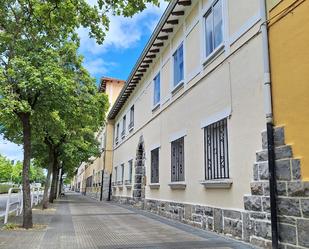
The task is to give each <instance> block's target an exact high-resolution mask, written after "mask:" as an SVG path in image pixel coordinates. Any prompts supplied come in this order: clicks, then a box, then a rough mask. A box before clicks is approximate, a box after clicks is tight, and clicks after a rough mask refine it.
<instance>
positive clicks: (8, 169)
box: [0, 155, 12, 182]
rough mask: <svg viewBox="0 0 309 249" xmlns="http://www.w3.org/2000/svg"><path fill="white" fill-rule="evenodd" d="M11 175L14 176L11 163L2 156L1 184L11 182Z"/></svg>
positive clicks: (0, 168)
mask: <svg viewBox="0 0 309 249" xmlns="http://www.w3.org/2000/svg"><path fill="white" fill-rule="evenodd" d="M11 175H12V163H11V161H10V160H9V159H7V158H5V157H3V156H1V155H0V182H8V181H10V180H11Z"/></svg>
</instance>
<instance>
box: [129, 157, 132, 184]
mask: <svg viewBox="0 0 309 249" xmlns="http://www.w3.org/2000/svg"><path fill="white" fill-rule="evenodd" d="M132 171H133V160H130V161H129V177H128V182H129V183H132Z"/></svg>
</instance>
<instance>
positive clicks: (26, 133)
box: [19, 113, 33, 229]
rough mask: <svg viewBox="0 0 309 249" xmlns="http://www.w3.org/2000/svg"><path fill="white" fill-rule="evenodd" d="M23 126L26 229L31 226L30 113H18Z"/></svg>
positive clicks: (24, 224) (24, 215)
mask: <svg viewBox="0 0 309 249" xmlns="http://www.w3.org/2000/svg"><path fill="white" fill-rule="evenodd" d="M19 117H20V120H21V122H22V126H23V144H24V161H23V171H22V186H23V227H24V228H26V229H28V228H32V227H33V223H32V208H31V193H30V182H29V171H30V160H31V124H30V113H21V114H20V115H19Z"/></svg>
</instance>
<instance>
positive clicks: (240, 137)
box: [108, 0, 309, 249]
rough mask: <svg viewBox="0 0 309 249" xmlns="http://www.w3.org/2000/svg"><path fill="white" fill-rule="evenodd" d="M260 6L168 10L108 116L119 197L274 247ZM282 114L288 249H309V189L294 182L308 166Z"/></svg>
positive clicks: (209, 0)
mask: <svg viewBox="0 0 309 249" xmlns="http://www.w3.org/2000/svg"><path fill="white" fill-rule="evenodd" d="M261 3H262V0H252V1H246V0H235V1H228V0H197V1H188V0H178V1H176V0H174V1H171V3H170V4H169V5H168V7H167V10H166V11H165V13H164V14H163V16H162V18H161V19H160V21H159V23H158V25H157V27H156V28H155V30H154V32H153V34H152V36H151V38H150V40H149V42H148V44H147V45H146V47H145V49H144V50H143V52H142V54H141V56H140V58H139V59H138V61H137V63H136V65H135V67H134V68H133V70H132V72H131V74H130V76H129V78H128V81H127V82H126V85H125V87H124V88H123V90H122V91H121V93H120V95H119V97H118V98H117V100H116V102H115V104H114V106H113V108H112V109H111V111H110V113H109V116H108V119H109V121H110V122H111V123H113V124H114V139H113V151H114V152H113V176H112V186H113V188H112V189H113V197H114V199H115V200H117V201H119V202H122V203H127V204H131V205H134V206H137V207H140V208H143V209H146V210H148V211H151V212H154V213H157V214H160V215H163V216H165V217H168V218H172V219H177V220H179V221H181V222H184V223H187V224H191V225H193V226H198V227H200V228H203V229H206V230H211V231H215V232H218V233H224V234H226V235H229V236H233V237H235V238H237V239H241V240H244V241H247V242H250V243H252V244H254V245H257V246H260V247H263V248H271V239H272V231H271V222H270V197H269V183H268V176H269V174H268V151H267V136H266V132H265V131H264V130H265V123H266V121H265V110H264V103H265V96H264V92H263V91H264V89H263V84H264V66H263V41H262V40H263V39H262V34H261V25H265V23H262V21H261V18H262V15H263V11H264V12H265V9H264V7H263V5H262V4H261ZM269 3H270V2H269ZM270 4H274V3H273V1H272V3H270ZM271 32H272V31H270V37H271V36H272V34H271ZM270 44H271V42H270ZM271 46H272V45H271ZM272 53H273V51H272V48H271V54H272ZM273 97H274V98H276V95H274V96H273ZM274 101H275V102H276V100H274ZM278 101H279V100H278ZM276 108H277V107H276V104H275V107H274V109H275V113H274V114H275V119H276V124H278V127H277V128H275V129H274V140H275V156H276V158H275V159H276V171H277V181H278V182H277V190H278V200H277V202H278V203H277V205H278V219H279V223H278V224H279V241H280V246H281V248H286V249H287V248H308V247H309V244H308V239H307V238H306V234H307V232H308V220H307V218H306V217H308V216H307V215H308V198H306V195H308V191H307V190H306V185H304V184H303V183H301V187H300V188H297V186H296V185H295V186H294V185H291V184H294V182H298V183H299V180H300V177H301V176H300V161H299V159H298V158H297V157H293V154H292V147H291V145H290V141H289V140H286V139H285V130H284V128H283V127H282V126H281V125H279V124H280V122H278V114H277V113H278V111H279V112H281V111H280V110H278V111H277V110H276ZM277 109H278V108H277ZM304 113H305V112H304ZM288 137H289V135H288ZM288 137H287V138H288ZM304 154H305V152H304ZM304 172H306V171H304ZM298 187H299V186H298ZM298 191H301V194H300V193H299V192H298ZM299 194H300V195H303V196H302V199H301V200H300V198H294V197H293V198H290V196H293V195H294V196H295V195H296V196H297V195H299ZM301 205H303V206H301ZM306 210H307V211H306ZM298 218H299V220H300V223H299V224H298V223H297V222H298V220H297V219H298ZM293 222H294V223H293ZM292 223H293V224H292Z"/></svg>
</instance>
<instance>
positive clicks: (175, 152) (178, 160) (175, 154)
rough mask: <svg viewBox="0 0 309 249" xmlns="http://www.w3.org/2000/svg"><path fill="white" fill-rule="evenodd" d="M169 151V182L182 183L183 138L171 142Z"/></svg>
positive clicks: (183, 176) (183, 178)
mask: <svg viewBox="0 0 309 249" xmlns="http://www.w3.org/2000/svg"><path fill="white" fill-rule="evenodd" d="M171 150H172V151H171V152H172V155H171V169H172V171H171V180H172V182H178V181H184V180H185V170H184V167H185V165H184V164H185V163H184V138H183V137H182V138H179V139H177V140H175V141H173V142H172V143H171Z"/></svg>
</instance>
